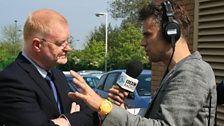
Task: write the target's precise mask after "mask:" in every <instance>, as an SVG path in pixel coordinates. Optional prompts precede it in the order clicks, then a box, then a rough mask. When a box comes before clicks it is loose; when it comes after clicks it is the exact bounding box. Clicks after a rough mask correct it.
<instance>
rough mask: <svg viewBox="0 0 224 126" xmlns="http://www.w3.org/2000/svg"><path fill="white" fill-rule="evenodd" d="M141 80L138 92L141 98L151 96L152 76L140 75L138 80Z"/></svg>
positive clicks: (137, 88)
mask: <svg viewBox="0 0 224 126" xmlns="http://www.w3.org/2000/svg"><path fill="white" fill-rule="evenodd" d="M137 79H138V80H139V83H138V86H137V87H136V90H137V92H138V95H140V96H149V95H151V76H150V75H149V74H140V75H139V76H138V78H137Z"/></svg>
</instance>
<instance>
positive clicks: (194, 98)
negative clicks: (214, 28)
mask: <svg viewBox="0 0 224 126" xmlns="http://www.w3.org/2000/svg"><path fill="white" fill-rule="evenodd" d="M139 16H140V20H141V21H143V39H142V42H141V45H142V46H143V47H144V48H145V52H146V54H147V55H148V56H149V59H150V61H151V62H163V63H164V64H165V65H166V66H167V70H166V72H165V74H164V77H163V79H162V81H161V83H160V86H159V88H158V89H157V91H156V93H155V95H154V98H153V100H152V102H151V104H150V106H149V107H148V110H147V111H146V113H145V116H144V117H141V116H135V115H132V114H130V113H128V112H127V111H126V110H125V109H122V108H121V107H119V106H122V105H123V100H124V98H125V97H126V96H127V94H128V93H127V92H125V91H123V90H121V89H120V88H118V87H116V86H114V87H113V88H112V89H110V93H109V94H108V95H109V100H110V101H108V100H102V98H100V97H99V96H98V95H96V94H95V93H94V92H93V91H92V90H91V89H90V88H89V87H87V84H86V83H84V82H83V79H81V78H80V77H79V76H78V75H77V74H76V73H74V72H71V73H72V75H73V76H74V78H75V79H76V81H75V83H76V84H77V85H79V86H80V87H81V88H82V89H83V93H82V94H80V93H70V94H69V95H70V96H71V97H76V98H80V99H83V100H84V101H85V102H86V103H87V104H88V105H89V106H90V107H91V108H92V109H93V110H95V111H98V112H99V113H100V114H101V115H106V118H105V120H104V122H103V126H146V125H147V126H208V125H210V126H212V125H214V117H215V107H216V83H215V77H214V72H213V70H212V68H211V67H210V65H209V64H207V63H206V62H205V61H203V60H202V57H201V55H200V53H199V52H198V51H196V52H194V53H192V54H191V52H190V51H189V48H188V43H187V40H188V34H189V30H188V29H189V24H190V21H189V19H188V16H187V14H186V12H185V11H184V10H183V8H181V7H180V6H179V5H177V4H176V3H174V2H172V1H170V0H160V1H159V0H154V1H153V2H152V3H151V4H150V5H148V6H147V7H145V8H143V9H142V10H141V11H140V15H139ZM111 102H112V103H113V104H111ZM115 104H116V105H115Z"/></svg>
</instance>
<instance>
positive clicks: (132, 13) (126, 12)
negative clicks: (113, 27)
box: [109, 0, 151, 27]
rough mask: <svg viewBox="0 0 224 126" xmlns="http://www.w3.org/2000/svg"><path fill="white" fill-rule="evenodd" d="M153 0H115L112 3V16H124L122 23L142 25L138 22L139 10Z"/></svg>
mask: <svg viewBox="0 0 224 126" xmlns="http://www.w3.org/2000/svg"><path fill="white" fill-rule="evenodd" d="M150 1H151V0H113V1H112V2H111V3H110V9H109V11H110V12H111V14H112V17H113V18H115V19H117V18H122V19H123V22H122V24H125V23H126V22H131V23H132V24H134V25H135V26H138V27H140V26H141V24H140V23H139V22H138V12H139V10H140V9H141V8H143V7H144V6H146V5H148V3H149V2H150Z"/></svg>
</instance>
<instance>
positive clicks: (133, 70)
mask: <svg viewBox="0 0 224 126" xmlns="http://www.w3.org/2000/svg"><path fill="white" fill-rule="evenodd" d="M142 70H143V65H142V63H141V62H140V61H137V60H133V61H132V62H130V63H129V64H128V68H127V71H126V74H127V75H128V76H131V77H132V78H137V77H138V76H139V75H140V73H141V72H142Z"/></svg>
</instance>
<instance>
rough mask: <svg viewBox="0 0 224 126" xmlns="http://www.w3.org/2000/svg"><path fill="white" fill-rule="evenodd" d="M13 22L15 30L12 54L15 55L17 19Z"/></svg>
mask: <svg viewBox="0 0 224 126" xmlns="http://www.w3.org/2000/svg"><path fill="white" fill-rule="evenodd" d="M14 22H15V31H14V47H15V48H14V55H16V39H17V22H18V21H17V20H14Z"/></svg>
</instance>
